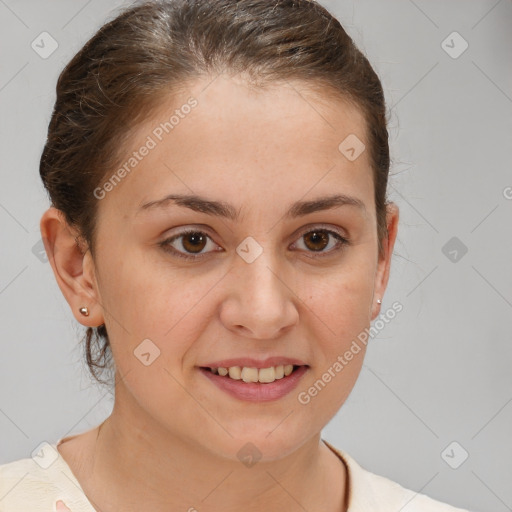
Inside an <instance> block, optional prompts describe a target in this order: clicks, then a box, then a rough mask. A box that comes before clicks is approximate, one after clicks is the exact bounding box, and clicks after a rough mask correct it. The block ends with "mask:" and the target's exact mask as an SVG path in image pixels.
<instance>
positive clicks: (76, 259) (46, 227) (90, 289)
mask: <svg viewBox="0 0 512 512" xmlns="http://www.w3.org/2000/svg"><path fill="white" fill-rule="evenodd" d="M40 229H41V237H42V239H43V243H44V247H45V249H46V254H47V255H48V261H49V262H50V264H51V266H52V269H53V273H54V275H55V279H56V280H57V284H58V285H59V288H60V290H61V292H62V294H63V295H64V297H65V298H66V300H67V302H68V304H69V306H70V307H71V311H72V312H73V315H74V316H75V318H76V319H77V321H78V322H80V323H81V324H82V325H85V326H87V327H98V326H99V325H101V324H103V323H104V318H103V308H102V307H101V297H100V295H99V290H98V286H97V281H96V275H95V268H94V261H93V259H92V255H91V251H90V250H89V248H88V247H84V246H80V245H79V241H78V240H79V239H77V237H78V235H79V233H78V231H77V230H76V229H75V228H72V227H70V225H69V224H68V223H67V221H66V219H65V217H64V214H63V213H62V212H61V211H60V210H57V209H56V208H54V207H53V206H52V207H50V208H49V209H48V210H47V211H46V212H45V213H44V214H43V216H42V217H41V222H40ZM82 307H87V308H88V310H89V316H84V315H82V314H81V313H80V308H82Z"/></svg>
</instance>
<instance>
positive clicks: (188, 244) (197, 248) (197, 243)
mask: <svg viewBox="0 0 512 512" xmlns="http://www.w3.org/2000/svg"><path fill="white" fill-rule="evenodd" d="M182 236H183V239H182V241H181V245H182V246H183V248H184V249H185V250H186V251H187V252H192V253H197V252H201V251H202V250H203V249H204V247H205V246H206V239H207V237H206V236H204V235H203V233H201V232H199V231H197V232H190V233H185V235H182Z"/></svg>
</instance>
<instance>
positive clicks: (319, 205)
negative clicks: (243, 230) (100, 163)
mask: <svg viewBox="0 0 512 512" xmlns="http://www.w3.org/2000/svg"><path fill="white" fill-rule="evenodd" d="M169 204H175V205H177V206H182V207H185V208H190V209H191V210H194V211H196V212H201V213H206V214H207V215H213V216H217V217H224V218H226V219H229V220H232V221H237V220H238V219H239V217H240V210H237V209H236V208H235V207H234V206H233V205H231V204H229V203H226V202H224V201H213V200H210V199H206V198H204V197H201V196H197V195H194V194H188V195H187V194H169V195H167V196H165V197H163V198H162V199H158V200H155V201H149V202H147V203H144V204H142V205H141V206H140V208H139V210H138V212H137V213H140V212H143V211H150V210H155V209H157V208H165V207H167V206H169ZM341 206H355V207H356V208H358V209H360V210H361V211H362V212H364V213H366V206H365V204H364V202H363V201H361V199H358V198H357V197H353V196H348V195H346V194H335V195H331V196H324V197H319V198H317V199H313V200H311V201H297V202H296V203H293V204H292V205H291V207H290V208H289V209H288V211H287V212H286V213H285V215H284V216H285V217H286V218H289V219H294V218H297V217H303V216H305V215H309V214H310V213H314V212H318V211H323V210H332V209H334V208H339V207H341Z"/></svg>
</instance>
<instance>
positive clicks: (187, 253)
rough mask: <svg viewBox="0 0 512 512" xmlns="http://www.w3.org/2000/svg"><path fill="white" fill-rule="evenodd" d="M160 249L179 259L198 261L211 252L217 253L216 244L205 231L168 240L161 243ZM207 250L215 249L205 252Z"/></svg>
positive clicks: (189, 233)
mask: <svg viewBox="0 0 512 512" xmlns="http://www.w3.org/2000/svg"><path fill="white" fill-rule="evenodd" d="M159 245H160V247H162V249H163V250H164V251H166V252H169V253H171V254H173V255H175V256H177V257H179V258H184V259H189V260H198V259H199V258H202V257H203V256H206V255H207V254H208V253H209V252H215V251H216V250H218V249H215V245H216V244H215V243H214V242H213V240H212V239H211V237H210V236H208V235H207V234H206V233H204V232H203V231H197V230H189V231H184V232H183V233H179V234H177V235H174V236H172V237H171V238H167V239H166V240H164V241H162V242H160V243H159ZM205 249H213V250H209V251H205Z"/></svg>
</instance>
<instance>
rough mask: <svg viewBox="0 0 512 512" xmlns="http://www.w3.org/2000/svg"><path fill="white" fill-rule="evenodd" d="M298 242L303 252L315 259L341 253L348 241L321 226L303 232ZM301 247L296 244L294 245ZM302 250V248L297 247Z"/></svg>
mask: <svg viewBox="0 0 512 512" xmlns="http://www.w3.org/2000/svg"><path fill="white" fill-rule="evenodd" d="M299 242H302V243H303V244H302V245H304V247H305V250H306V251H307V252H309V253H310V254H311V253H313V254H312V256H313V257H316V256H317V254H315V253H318V256H319V257H323V256H329V255H331V254H332V253H335V252H338V251H341V250H342V249H344V247H345V246H346V245H349V243H350V242H349V240H348V239H347V238H346V237H344V236H342V235H341V233H339V232H338V231H335V230H332V229H327V228H324V227H321V226H317V227H314V228H309V229H308V230H307V231H303V232H302V234H301V235H300V238H299ZM297 244H298V245H301V244H300V243H298V242H296V243H295V244H294V245H297ZM299 249H302V247H299ZM326 249H327V250H326ZM308 256H309V254H308Z"/></svg>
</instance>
